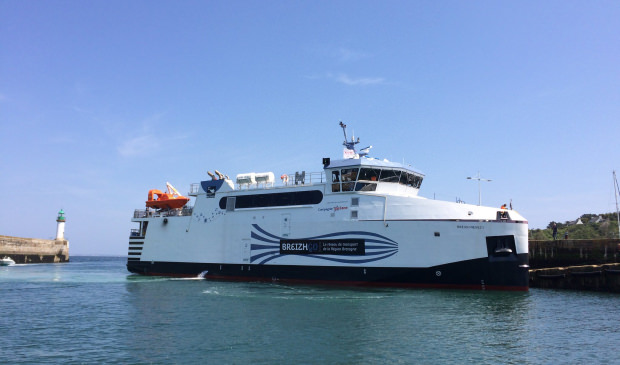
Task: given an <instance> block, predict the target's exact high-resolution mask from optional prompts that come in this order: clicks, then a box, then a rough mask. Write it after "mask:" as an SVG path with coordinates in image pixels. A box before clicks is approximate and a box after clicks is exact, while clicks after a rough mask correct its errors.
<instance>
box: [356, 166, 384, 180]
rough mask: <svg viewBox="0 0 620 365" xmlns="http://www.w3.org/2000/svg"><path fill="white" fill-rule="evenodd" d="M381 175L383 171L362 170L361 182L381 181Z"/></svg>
mask: <svg viewBox="0 0 620 365" xmlns="http://www.w3.org/2000/svg"><path fill="white" fill-rule="evenodd" d="M380 174H381V170H379V169H370V168H364V167H363V168H361V169H360V176H359V180H365V181H377V180H379V175H380Z"/></svg>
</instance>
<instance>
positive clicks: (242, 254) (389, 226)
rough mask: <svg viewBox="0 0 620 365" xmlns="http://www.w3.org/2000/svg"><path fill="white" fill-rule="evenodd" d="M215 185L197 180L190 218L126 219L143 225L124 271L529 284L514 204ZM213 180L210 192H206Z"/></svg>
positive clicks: (523, 234)
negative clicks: (305, 197) (273, 200)
mask: <svg viewBox="0 0 620 365" xmlns="http://www.w3.org/2000/svg"><path fill="white" fill-rule="evenodd" d="M217 182H218V181H205V182H203V183H202V186H201V189H200V193H198V194H196V196H197V198H196V205H195V207H194V208H193V212H192V214H191V216H168V217H164V216H157V217H138V218H134V219H133V221H134V222H139V223H140V224H141V226H142V227H144V226H146V227H148V228H147V229H146V231H145V234H144V235H141V234H138V235H137V236H133V237H132V238H131V239H130V245H129V248H130V249H129V261H128V268H129V270H130V271H132V272H136V273H141V274H149V275H175V276H176V275H178V276H196V275H199V274H200V273H203V275H205V276H206V277H213V278H228V279H234V280H284V281H304V282H322V283H350V284H354V285H360V284H363V285H381V286H383V285H397V286H419V287H426V286H431V287H463V288H477V289H509V290H510V289H514V290H527V287H528V266H527V263H528V254H527V250H528V242H527V222H526V221H525V219H524V218H523V217H521V216H520V215H518V213H517V212H516V211H505V210H500V209H494V208H489V207H480V206H473V205H466V204H457V203H450V202H444V201H435V200H428V199H424V198H420V197H417V196H406V195H400V196H399V195H383V194H377V192H373V193H363V192H350V193H343V192H339V193H337V194H335V193H332V192H330V191H329V190H330V186H331V184H326V183H323V184H316V185H308V186H303V187H298V186H293V187H290V186H289V187H279V188H272V189H265V190H260V191H257V190H232V189H231V187H230V186H228V184H226V183H224V182H223V181H221V180H220V181H219V184H216V183H217ZM214 185H219V188H217V190H218V192H217V193H216V194H215V196H214V197H212V198H207V197H206V190H207V189H208V188H209V186H214ZM226 188H228V189H226ZM310 191H312V192H317V191H318V192H320V194H321V195H322V199H321V202H320V203H318V204H304V205H292V206H283V207H260V208H245V209H244V208H240V209H232V210H231V209H229V210H228V211H227V210H226V207H225V206H224V209H222V208H221V207H220V205H221V202H222V201H223V200H222V199H228V197H239V196H244V195H252V194H257V193H261V194H265V193H267V194H278V193H290V192H294V193H298V192H310ZM138 215H140V213H139V214H138ZM502 215H503V216H502ZM498 245H500V246H502V247H499V246H498ZM504 246H506V247H504ZM500 248H507V249H508V251H506V250H504V251H502V250H499V249H500Z"/></svg>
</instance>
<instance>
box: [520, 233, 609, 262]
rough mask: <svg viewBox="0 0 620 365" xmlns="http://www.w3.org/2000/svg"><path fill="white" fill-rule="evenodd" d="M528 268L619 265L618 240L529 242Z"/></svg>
mask: <svg viewBox="0 0 620 365" xmlns="http://www.w3.org/2000/svg"><path fill="white" fill-rule="evenodd" d="M529 254H530V255H529V256H530V268H532V269H542V268H549V267H566V266H581V265H603V264H611V263H620V240H619V239H598V240H556V241H537V240H530V241H529Z"/></svg>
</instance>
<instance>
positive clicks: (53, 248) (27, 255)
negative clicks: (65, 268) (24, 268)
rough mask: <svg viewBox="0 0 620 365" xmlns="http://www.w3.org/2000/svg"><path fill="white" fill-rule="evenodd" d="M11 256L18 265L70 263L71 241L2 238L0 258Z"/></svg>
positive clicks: (0, 240) (0, 237)
mask: <svg viewBox="0 0 620 365" xmlns="http://www.w3.org/2000/svg"><path fill="white" fill-rule="evenodd" d="M4 256H9V257H10V258H12V259H13V260H14V261H15V263H16V264H38V263H55V262H67V261H69V241H67V240H44V239H38V238H22V237H12V236H0V257H4Z"/></svg>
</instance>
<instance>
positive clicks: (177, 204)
mask: <svg viewBox="0 0 620 365" xmlns="http://www.w3.org/2000/svg"><path fill="white" fill-rule="evenodd" d="M166 187H167V188H168V192H167V193H164V192H162V191H161V190H157V189H151V190H149V197H148V200H147V201H146V206H147V207H148V208H154V209H180V208H183V207H184V206H185V204H187V202H188V201H189V198H187V197H184V196H182V195H181V194H179V192H178V191H177V189H175V188H174V186H172V185H171V184H170V183H169V182H167V183H166Z"/></svg>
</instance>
